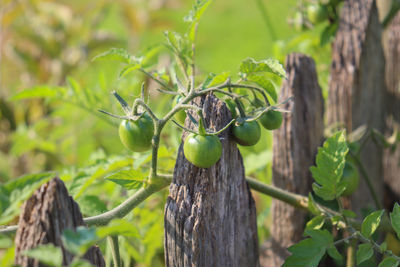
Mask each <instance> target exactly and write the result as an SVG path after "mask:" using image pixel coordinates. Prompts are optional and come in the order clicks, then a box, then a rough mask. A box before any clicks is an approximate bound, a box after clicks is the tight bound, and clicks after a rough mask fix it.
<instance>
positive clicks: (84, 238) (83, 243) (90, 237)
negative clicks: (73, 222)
mask: <svg viewBox="0 0 400 267" xmlns="http://www.w3.org/2000/svg"><path fill="white" fill-rule="evenodd" d="M98 239H99V238H98V236H97V234H96V229H95V228H94V227H90V228H86V227H84V226H78V227H77V228H76V231H74V230H71V229H65V230H64V232H63V233H62V236H61V240H62V242H63V244H64V247H65V248H66V249H67V250H68V251H69V252H71V253H73V254H74V255H79V256H80V255H83V254H85V253H86V251H87V250H88V249H89V248H90V247H91V246H92V245H93V244H95V243H96V242H97V240H98Z"/></svg>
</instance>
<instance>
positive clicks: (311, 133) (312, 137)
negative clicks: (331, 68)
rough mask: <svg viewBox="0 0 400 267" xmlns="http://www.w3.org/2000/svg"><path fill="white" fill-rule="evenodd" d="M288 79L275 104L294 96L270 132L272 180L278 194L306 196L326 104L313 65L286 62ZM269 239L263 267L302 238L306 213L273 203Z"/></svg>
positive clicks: (300, 59)
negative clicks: (283, 190) (271, 142)
mask: <svg viewBox="0 0 400 267" xmlns="http://www.w3.org/2000/svg"><path fill="white" fill-rule="evenodd" d="M286 71H287V76H288V78H287V80H285V81H284V82H283V85H282V89H281V92H280V96H279V99H280V101H283V100H285V99H287V98H289V97H294V99H293V101H290V102H288V103H287V104H286V105H285V106H284V107H283V108H284V109H286V110H289V111H290V112H291V113H285V114H284V119H283V123H282V126H281V127H280V128H279V129H278V130H275V132H274V145H273V152H274V156H273V163H272V171H273V173H272V181H273V184H274V185H275V186H277V187H280V188H282V189H285V190H288V191H290V192H294V193H297V194H302V195H307V194H308V192H310V191H311V182H312V177H311V173H310V171H309V167H310V166H312V165H313V164H314V158H315V154H316V153H317V148H318V146H320V145H321V143H322V141H323V130H324V125H323V124H324V122H323V114H324V105H323V103H324V100H323V98H322V92H321V88H320V86H319V85H318V77H317V73H316V70H315V63H314V61H313V60H312V59H311V58H309V57H307V56H305V55H302V54H290V55H288V56H287V58H286ZM271 210H272V225H271V231H270V232H271V238H270V240H269V241H268V242H267V243H265V244H264V245H263V248H262V250H261V251H262V255H261V260H260V262H261V266H266V267H268V266H281V265H282V263H283V261H284V260H285V258H286V257H288V256H289V252H288V251H287V248H288V247H289V246H291V245H292V244H294V243H296V242H298V241H300V240H301V239H302V234H303V230H304V224H305V219H306V212H304V211H301V210H298V209H296V208H294V207H292V206H290V205H288V204H285V203H283V202H280V201H278V200H273V201H272V207H271Z"/></svg>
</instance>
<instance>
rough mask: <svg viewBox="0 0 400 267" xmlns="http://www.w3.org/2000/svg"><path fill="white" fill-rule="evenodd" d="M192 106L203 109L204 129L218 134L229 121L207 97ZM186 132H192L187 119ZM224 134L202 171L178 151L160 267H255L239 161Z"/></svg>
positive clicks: (251, 220) (252, 216)
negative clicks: (217, 152) (213, 160)
mask: <svg viewBox="0 0 400 267" xmlns="http://www.w3.org/2000/svg"><path fill="white" fill-rule="evenodd" d="M194 104H195V105H198V106H199V107H202V108H203V114H204V118H205V123H206V125H207V127H208V128H209V129H213V130H219V129H221V128H222V127H223V126H225V125H226V124H227V123H228V122H229V121H230V119H231V115H230V112H229V110H228V109H227V107H226V106H225V104H224V103H223V102H222V101H220V100H218V99H217V98H216V97H214V96H213V95H212V94H209V95H207V96H204V97H202V98H197V99H195V101H194ZM192 114H193V116H194V117H197V116H196V115H195V113H192ZM186 126H188V127H189V128H194V125H193V124H192V123H191V122H190V120H189V119H187V120H186ZM228 132H229V131H224V132H223V133H222V134H221V135H220V138H221V143H222V157H221V159H220V160H219V161H218V162H217V164H216V165H214V166H212V167H210V168H208V169H202V168H197V167H195V166H193V165H192V164H191V163H189V162H188V161H187V160H186V159H185V157H184V153H183V146H182V145H181V146H180V148H179V151H178V157H177V161H176V165H175V170H174V178H173V182H172V184H171V186H170V189H169V190H170V193H169V196H168V199H167V203H166V206H165V218H164V219H165V222H164V223H165V227H164V229H165V230H164V231H165V243H164V244H165V250H164V251H165V264H166V266H174V267H179V266H207V267H208V266H249V267H250V266H258V265H259V256H258V239H257V225H256V209H255V204H254V200H253V198H252V196H251V193H250V190H249V186H248V184H247V183H246V181H245V175H244V168H243V161H242V157H241V155H240V153H239V150H238V149H237V147H236V144H235V143H234V142H233V140H232V139H231V137H230V136H229V133H228ZM186 135H187V134H183V138H182V140H184V139H185V137H186Z"/></svg>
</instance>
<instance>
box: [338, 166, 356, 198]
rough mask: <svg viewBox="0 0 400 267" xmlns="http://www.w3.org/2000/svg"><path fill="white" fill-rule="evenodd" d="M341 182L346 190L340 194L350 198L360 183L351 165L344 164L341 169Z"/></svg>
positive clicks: (354, 168)
mask: <svg viewBox="0 0 400 267" xmlns="http://www.w3.org/2000/svg"><path fill="white" fill-rule="evenodd" d="M342 181H343V182H344V183H345V184H346V189H345V190H344V192H343V194H342V195H343V196H350V195H351V194H353V193H354V192H355V191H356V189H357V187H358V183H359V182H360V176H359V175H358V170H357V168H356V167H355V166H354V165H353V163H350V162H346V165H345V166H344V169H343V176H342Z"/></svg>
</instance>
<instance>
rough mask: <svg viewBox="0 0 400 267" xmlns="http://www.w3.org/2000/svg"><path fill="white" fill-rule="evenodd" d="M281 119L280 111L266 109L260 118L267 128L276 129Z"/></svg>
mask: <svg viewBox="0 0 400 267" xmlns="http://www.w3.org/2000/svg"><path fill="white" fill-rule="evenodd" d="M282 120H283V117H282V113H280V112H279V111H276V110H268V111H267V112H266V113H264V114H263V115H262V116H261V118H260V122H261V124H262V126H264V128H265V129H267V130H275V129H278V128H279V127H280V126H281V124H282Z"/></svg>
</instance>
